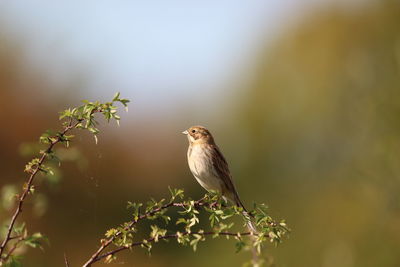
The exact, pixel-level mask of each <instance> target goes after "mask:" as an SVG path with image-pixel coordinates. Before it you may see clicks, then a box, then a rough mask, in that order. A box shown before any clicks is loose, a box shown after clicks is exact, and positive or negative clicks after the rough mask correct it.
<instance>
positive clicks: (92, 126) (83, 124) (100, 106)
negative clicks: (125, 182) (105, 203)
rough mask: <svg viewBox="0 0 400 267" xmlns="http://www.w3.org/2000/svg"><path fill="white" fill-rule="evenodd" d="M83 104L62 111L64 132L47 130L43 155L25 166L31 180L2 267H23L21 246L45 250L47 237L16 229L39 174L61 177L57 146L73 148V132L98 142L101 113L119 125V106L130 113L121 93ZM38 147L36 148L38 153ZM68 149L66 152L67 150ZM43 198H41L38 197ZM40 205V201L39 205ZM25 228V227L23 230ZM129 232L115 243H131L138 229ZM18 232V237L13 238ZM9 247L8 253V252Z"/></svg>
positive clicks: (11, 229) (9, 235)
mask: <svg viewBox="0 0 400 267" xmlns="http://www.w3.org/2000/svg"><path fill="white" fill-rule="evenodd" d="M83 103H84V104H83V105H81V106H79V107H76V108H69V109H66V110H64V111H62V112H60V116H59V119H60V120H61V121H62V129H61V130H60V131H57V132H54V131H50V130H48V131H46V132H45V133H43V134H42V135H41V136H40V137H39V143H40V148H42V147H44V148H43V149H41V150H40V151H39V153H40V156H39V157H35V158H33V159H32V160H31V161H29V162H28V163H27V164H26V165H25V169H24V171H25V172H27V173H28V174H29V179H28V180H27V182H26V183H24V185H23V188H22V193H21V194H19V195H17V198H16V199H17V201H18V202H19V203H18V205H17V208H16V211H15V213H14V216H12V218H11V223H10V227H9V228H8V230H7V234H6V237H5V240H4V241H3V242H4V243H3V242H2V244H4V246H2V247H1V249H0V266H2V264H3V265H4V264H6V265H7V266H19V265H18V263H19V257H17V256H15V255H14V254H13V253H14V251H15V250H16V249H17V246H18V247H19V246H21V245H25V246H30V247H33V248H38V247H40V248H41V243H42V241H43V239H44V237H43V236H42V235H41V234H40V233H34V234H32V235H28V234H27V230H26V228H25V225H24V224H22V225H23V226H20V227H16V226H15V222H16V219H17V217H18V215H19V214H20V213H21V211H22V209H21V207H22V204H23V203H24V201H25V198H26V197H27V196H28V195H31V194H33V193H34V192H35V184H34V178H35V176H36V175H37V174H39V173H41V174H44V175H45V176H46V177H59V175H57V172H56V169H55V168H54V167H55V162H57V163H58V164H59V165H60V162H61V160H60V158H59V157H58V156H57V155H56V153H55V150H54V146H55V145H56V144H58V143H60V144H64V145H65V147H66V148H68V147H69V146H70V143H71V142H72V140H73V138H74V135H72V134H70V131H71V130H73V129H82V130H87V131H89V132H90V133H92V134H93V135H94V138H95V141H96V143H97V134H98V133H99V132H100V130H99V128H98V125H99V122H98V121H97V120H96V118H95V115H96V114H97V113H100V114H102V115H103V117H104V118H105V119H106V121H107V122H109V121H110V120H115V121H116V122H117V123H118V124H119V121H120V119H121V118H120V116H119V115H118V114H117V106H116V104H117V103H120V104H122V105H123V106H124V107H125V108H126V110H127V104H128V103H129V100H128V99H124V98H121V97H120V93H116V94H115V95H114V97H113V99H112V100H111V101H110V102H105V103H102V102H99V101H96V102H90V101H87V100H84V101H83ZM37 149H38V147H37V146H35V150H37ZM31 150H32V149H27V147H26V146H25V148H24V151H25V152H29V151H31ZM64 150H65V149H64ZM57 179H58V178H52V179H51V178H49V179H48V180H49V181H57ZM3 198H4V197H3V196H2V197H1V198H0V199H3ZM37 199H40V198H37ZM35 203H37V201H36V202H35ZM21 227H22V228H21ZM123 229H126V230H124V231H122V233H123V235H121V237H122V239H121V240H119V239H116V240H115V242H119V244H127V243H128V242H129V238H130V237H131V236H132V235H133V232H134V229H130V228H129V227H126V226H125V227H124V228H123ZM13 233H15V234H16V235H17V237H12V234H13ZM5 248H7V250H8V251H7V252H6V249H5Z"/></svg>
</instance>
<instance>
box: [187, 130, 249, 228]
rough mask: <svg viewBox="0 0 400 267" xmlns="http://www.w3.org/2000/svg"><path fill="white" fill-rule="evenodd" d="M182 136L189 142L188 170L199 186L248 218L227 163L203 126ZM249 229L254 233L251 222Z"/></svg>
mask: <svg viewBox="0 0 400 267" xmlns="http://www.w3.org/2000/svg"><path fill="white" fill-rule="evenodd" d="M183 134H186V135H187V137H188V140H189V149H188V152H187V157H188V163H189V168H190V171H191V172H192V174H193V176H194V177H195V178H196V180H197V181H198V182H199V184H200V185H201V186H202V187H203V188H204V189H206V190H207V191H217V192H220V193H221V195H222V196H223V197H224V198H225V199H227V200H229V201H231V202H233V203H234V204H235V205H237V206H239V207H242V208H243V210H244V211H245V212H244V214H245V215H246V217H248V214H247V212H246V209H245V207H244V205H243V203H242V201H241V200H240V198H239V195H238V193H237V190H236V188H235V185H234V183H233V180H232V175H231V173H230V171H229V167H228V163H227V162H226V160H225V158H224V156H223V155H222V153H221V150H220V149H219V148H218V146H217V145H216V144H215V141H214V138H213V136H212V135H211V133H210V132H209V131H208V130H207V129H206V128H205V127H203V126H193V127H190V128H189V129H187V130H186V131H184V132H183ZM249 227H250V228H251V230H252V231H253V232H256V230H255V227H254V225H253V224H252V223H251V222H249Z"/></svg>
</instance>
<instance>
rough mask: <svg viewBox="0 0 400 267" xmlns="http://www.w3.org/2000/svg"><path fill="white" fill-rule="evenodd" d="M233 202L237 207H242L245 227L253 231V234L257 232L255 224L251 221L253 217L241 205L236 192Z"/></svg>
mask: <svg viewBox="0 0 400 267" xmlns="http://www.w3.org/2000/svg"><path fill="white" fill-rule="evenodd" d="M235 203H236V205H237V206H238V207H241V208H242V209H243V213H242V214H243V217H244V219H245V220H246V225H247V228H248V229H249V232H251V233H253V234H257V233H258V231H257V227H256V224H255V223H254V222H253V219H254V218H253V217H252V216H251V214H250V213H249V212H248V211H247V209H246V208H245V206H244V205H243V203H242V201H241V200H240V198H239V196H238V195H237V194H236V195H235Z"/></svg>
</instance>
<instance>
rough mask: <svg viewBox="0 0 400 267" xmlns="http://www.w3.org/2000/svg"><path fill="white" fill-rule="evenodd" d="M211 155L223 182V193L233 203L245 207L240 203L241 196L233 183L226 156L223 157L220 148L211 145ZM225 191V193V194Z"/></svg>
mask: <svg viewBox="0 0 400 267" xmlns="http://www.w3.org/2000/svg"><path fill="white" fill-rule="evenodd" d="M211 146H212V147H211V148H212V149H211V153H212V155H211V156H212V164H213V167H214V169H215V171H216V172H217V174H218V177H220V178H221V179H222V181H223V186H224V187H225V188H223V192H222V194H223V195H224V196H226V197H227V198H228V199H229V200H231V201H233V202H234V203H235V204H236V205H238V206H240V207H242V208H243V209H245V208H244V206H243V204H242V202H241V201H240V198H239V195H238V193H237V191H236V188H235V185H234V184H233V181H232V176H231V172H230V171H229V167H228V163H227V162H226V160H225V158H224V156H223V155H222V153H221V151H220V150H219V148H218V146H216V145H211ZM224 191H225V192H224Z"/></svg>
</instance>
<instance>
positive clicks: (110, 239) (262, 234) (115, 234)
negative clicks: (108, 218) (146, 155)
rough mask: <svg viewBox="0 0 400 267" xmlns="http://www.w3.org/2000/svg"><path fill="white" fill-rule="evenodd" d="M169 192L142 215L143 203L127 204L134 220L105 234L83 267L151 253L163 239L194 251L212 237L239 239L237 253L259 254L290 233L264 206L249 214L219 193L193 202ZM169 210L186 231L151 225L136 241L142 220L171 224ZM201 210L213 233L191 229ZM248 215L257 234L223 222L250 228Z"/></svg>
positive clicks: (177, 191) (284, 224)
mask: <svg viewBox="0 0 400 267" xmlns="http://www.w3.org/2000/svg"><path fill="white" fill-rule="evenodd" d="M169 190H170V193H171V199H170V200H169V202H168V203H167V204H164V202H165V199H162V200H160V201H158V202H157V201H155V200H154V199H151V201H149V202H148V203H147V206H146V209H145V212H144V213H142V214H141V213H140V208H141V207H142V206H143V204H142V203H131V202H128V208H132V209H133V219H132V220H131V221H129V222H126V223H124V224H122V225H120V226H119V227H116V228H111V229H109V230H108V231H107V232H106V234H105V236H106V238H105V239H101V240H100V242H101V246H100V247H99V248H98V249H97V250H96V252H95V253H93V254H92V256H91V257H90V258H89V259H88V260H87V261H86V262H85V263H84V264H83V267H89V266H91V265H92V264H93V263H96V262H98V261H100V260H102V259H105V261H106V262H107V263H109V262H111V261H112V260H115V258H116V254H117V253H119V252H120V251H124V250H127V249H130V248H133V247H136V246H141V247H144V248H146V249H147V250H148V251H149V252H150V250H151V248H152V243H156V242H158V241H159V240H161V239H163V240H167V239H176V240H177V241H178V243H179V244H181V245H190V246H192V247H193V249H194V250H196V247H197V244H198V242H199V241H204V240H205V237H206V236H210V235H212V236H213V237H217V236H233V237H234V238H235V240H236V251H237V252H238V251H240V250H242V249H243V248H245V247H249V246H250V247H252V248H253V252H255V253H257V255H259V254H260V252H261V247H262V245H263V244H264V243H265V242H266V241H270V242H273V243H276V244H277V243H279V242H281V241H282V238H283V236H284V235H285V234H286V233H288V232H289V231H290V230H289V229H288V228H287V227H286V223H285V222H284V221H281V222H279V223H278V222H276V221H274V220H273V219H272V218H271V217H270V216H269V215H268V214H267V213H266V206H265V205H264V204H261V205H257V204H255V205H254V209H253V210H252V211H250V213H247V212H246V213H244V210H243V208H242V207H238V206H235V205H233V206H227V205H226V203H225V202H224V201H223V199H222V198H221V197H220V195H218V194H213V193H209V194H207V195H206V196H204V197H203V198H201V199H199V200H197V201H194V200H191V199H187V200H184V196H183V193H184V192H183V190H181V189H171V188H170V189H169ZM176 199H180V201H177V200H176ZM170 207H178V208H181V209H180V210H178V211H177V213H178V214H180V215H181V216H180V217H179V218H176V219H175V224H183V225H184V231H182V232H180V231H177V232H175V233H171V232H168V230H167V229H163V228H159V226H158V225H155V224H153V225H151V231H150V233H149V235H148V237H147V238H145V239H143V240H142V241H135V240H134V233H135V232H136V231H137V229H138V228H137V226H136V224H137V223H138V222H139V221H141V220H146V219H148V220H154V219H164V221H165V224H166V225H167V224H168V223H169V222H170V221H171V217H169V216H167V215H166V212H167V211H168V208H170ZM200 209H201V210H204V211H205V212H207V213H208V214H209V217H208V218H209V221H210V226H211V228H212V229H211V230H207V231H204V230H202V229H196V230H192V227H194V226H196V225H198V224H199V217H198V215H199V213H200ZM249 214H251V215H252V219H253V220H254V225H255V226H254V227H256V226H257V228H258V231H257V233H254V231H252V230H249V231H247V232H232V231H231V230H230V229H231V227H232V226H233V224H234V223H233V222H228V223H224V222H225V221H226V220H228V219H229V218H231V217H233V216H240V217H241V218H242V219H244V224H245V225H248V223H249V220H250V218H249ZM243 236H250V237H251V238H250V239H251V245H250V244H248V243H247V242H246V240H244V239H242V237H243ZM111 244H113V245H115V246H116V248H113V249H110V250H109V251H108V252H105V249H106V248H108V247H109V246H110V245H111ZM253 256H254V255H253ZM256 260H257V261H256ZM256 260H253V264H258V258H257V259H256Z"/></svg>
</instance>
